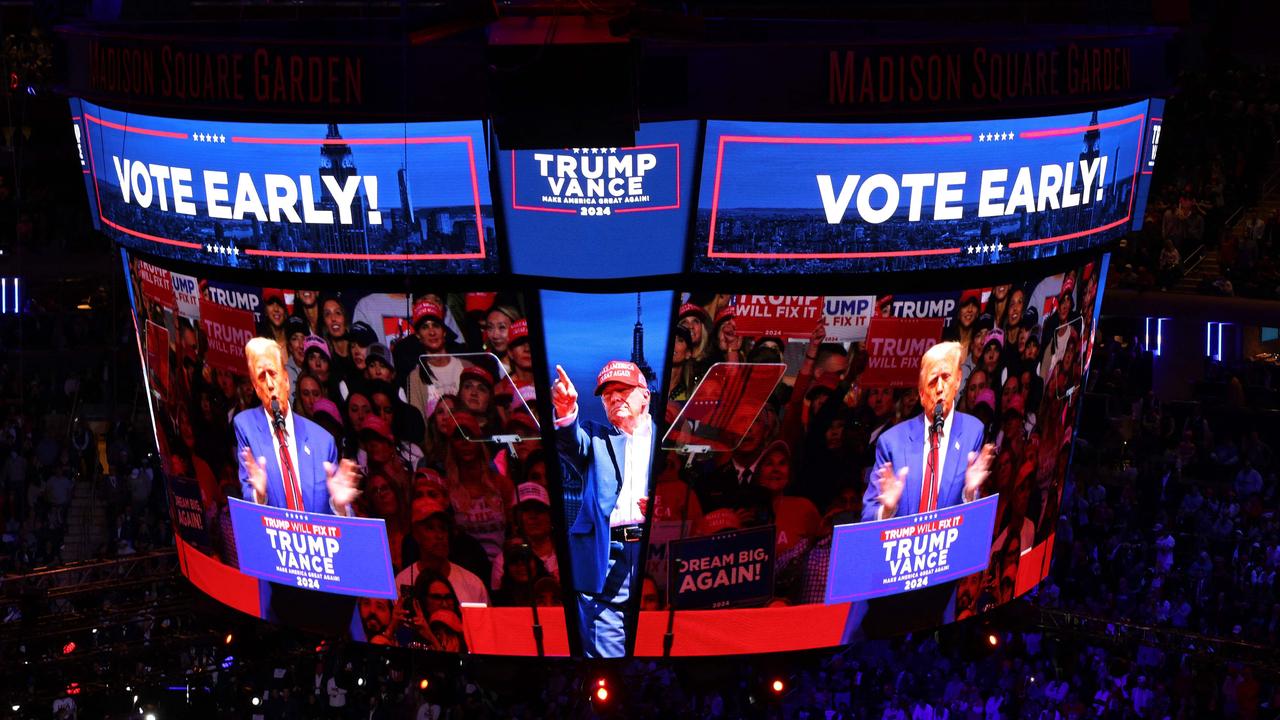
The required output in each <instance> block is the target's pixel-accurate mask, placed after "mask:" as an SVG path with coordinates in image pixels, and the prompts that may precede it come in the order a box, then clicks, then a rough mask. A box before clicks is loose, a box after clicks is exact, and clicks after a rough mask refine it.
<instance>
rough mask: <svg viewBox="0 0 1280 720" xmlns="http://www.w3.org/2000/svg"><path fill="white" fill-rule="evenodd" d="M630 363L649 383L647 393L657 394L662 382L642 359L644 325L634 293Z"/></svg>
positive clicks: (638, 295)
mask: <svg viewBox="0 0 1280 720" xmlns="http://www.w3.org/2000/svg"><path fill="white" fill-rule="evenodd" d="M631 362H633V363H635V364H636V367H638V368H640V372H642V373H644V377H645V379H646V380H648V381H649V392H655V393H656V392H658V388H660V387H661V386H662V382H661V380H660V379H659V378H658V377H657V376H656V375H654V372H653V368H651V367H649V363H647V362H645V359H644V323H642V322H640V293H636V326H635V328H634V329H632V331H631Z"/></svg>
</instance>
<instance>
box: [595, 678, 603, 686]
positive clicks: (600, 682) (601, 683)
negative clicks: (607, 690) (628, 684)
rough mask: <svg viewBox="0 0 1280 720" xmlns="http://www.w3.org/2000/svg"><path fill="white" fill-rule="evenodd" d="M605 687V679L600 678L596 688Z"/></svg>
mask: <svg viewBox="0 0 1280 720" xmlns="http://www.w3.org/2000/svg"><path fill="white" fill-rule="evenodd" d="M604 686H605V681H604V678H600V679H599V680H597V681H596V687H604Z"/></svg>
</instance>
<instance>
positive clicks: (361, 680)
mask: <svg viewBox="0 0 1280 720" xmlns="http://www.w3.org/2000/svg"><path fill="white" fill-rule="evenodd" d="M356 685H359V686H360V687H364V678H356Z"/></svg>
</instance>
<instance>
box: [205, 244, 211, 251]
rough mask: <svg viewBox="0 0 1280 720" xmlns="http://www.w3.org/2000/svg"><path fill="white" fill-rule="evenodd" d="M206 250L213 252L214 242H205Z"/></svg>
mask: <svg viewBox="0 0 1280 720" xmlns="http://www.w3.org/2000/svg"><path fill="white" fill-rule="evenodd" d="M204 251H205V252H213V245H212V244H210V243H205V244H204Z"/></svg>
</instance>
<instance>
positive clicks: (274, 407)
mask: <svg viewBox="0 0 1280 720" xmlns="http://www.w3.org/2000/svg"><path fill="white" fill-rule="evenodd" d="M939 405H941V404H939ZM271 417H272V421H271V424H272V425H275V427H276V429H277V430H283V429H284V413H283V412H281V410H280V401H279V400H277V399H275V398H271Z"/></svg>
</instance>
